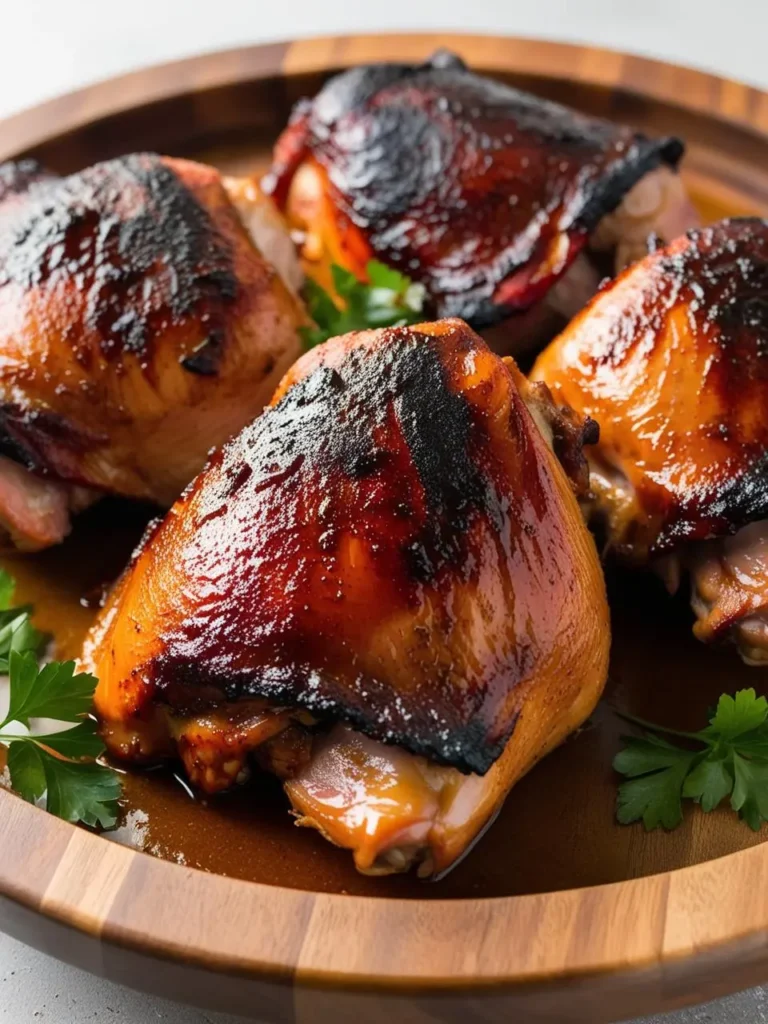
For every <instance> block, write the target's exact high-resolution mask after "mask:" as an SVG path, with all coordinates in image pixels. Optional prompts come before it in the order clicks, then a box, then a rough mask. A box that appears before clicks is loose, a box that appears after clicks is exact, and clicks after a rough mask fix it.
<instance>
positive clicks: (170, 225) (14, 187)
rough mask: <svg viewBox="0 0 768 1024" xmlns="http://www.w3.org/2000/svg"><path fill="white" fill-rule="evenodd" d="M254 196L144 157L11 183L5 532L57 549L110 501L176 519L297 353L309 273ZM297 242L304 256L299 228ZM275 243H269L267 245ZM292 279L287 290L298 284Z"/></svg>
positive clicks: (4, 377)
mask: <svg viewBox="0 0 768 1024" xmlns="http://www.w3.org/2000/svg"><path fill="white" fill-rule="evenodd" d="M265 205H266V206H267V208H268V213H267V214H265V216H264V218H262V220H264V219H266V220H267V221H268V222H269V223H270V224H272V235H271V238H272V239H273V240H274V239H275V238H279V237H280V232H279V225H278V226H277V227H276V226H275V221H276V219H277V216H278V215H277V214H276V212H275V211H274V209H273V208H272V206H271V204H270V203H269V201H268V200H265V199H264V197H263V196H260V193H259V191H258V189H257V187H256V186H255V184H254V183H252V182H251V183H249V182H237V181H228V180H222V178H221V176H220V175H219V173H218V172H217V171H215V170H214V169H213V168H210V167H205V166H203V165H201V164H195V163H191V162H189V161H185V160H173V159H170V158H167V157H159V156H155V155H152V154H137V155H132V156H126V157H122V158H120V159H118V160H111V161H109V162H107V163H102V164H97V165H96V166H94V167H90V168H88V169H87V170H85V171H81V172H80V173H78V174H73V175H71V176H69V177H67V178H56V177H55V176H53V175H49V174H46V173H45V172H44V171H42V170H41V169H40V168H39V167H37V166H36V165H34V164H33V163H31V162H29V161H25V162H24V163H22V164H11V165H5V166H4V167H3V168H0V354H2V359H1V360H0V453H2V454H0V529H1V530H2V533H3V534H4V536H5V538H6V539H8V538H9V539H10V540H11V541H13V542H14V543H15V544H16V545H17V546H18V547H20V548H25V549H34V548H39V547H45V546H46V545H48V544H53V543H56V542H57V541H59V540H61V539H62V537H63V536H64V535H65V534H66V533H67V531H68V528H69V518H70V513H71V512H72V511H74V510H76V509H77V508H79V507H82V506H83V505H84V504H87V503H89V502H90V501H93V500H94V499H95V498H96V497H98V496H99V495H101V494H104V493H110V494H119V495H125V496H128V497H132V498H139V499H146V500H149V501H154V502H158V503H160V504H162V505H170V504H171V502H173V501H174V499H175V498H176V497H177V496H178V494H179V493H180V492H181V491H182V490H183V488H184V487H185V486H186V484H187V483H189V481H190V480H191V479H192V477H194V476H195V474H196V473H197V472H198V471H199V470H200V468H201V467H202V465H203V462H204V461H205V457H206V454H207V452H208V451H209V449H210V448H211V446H212V445H214V444H216V443H221V442H222V441H224V440H226V439H227V438H228V437H229V436H230V435H231V434H233V433H234V432H235V431H237V430H239V429H240V427H242V426H243V424H244V423H246V422H249V421H250V420H251V419H252V418H253V417H254V416H255V415H256V414H257V413H258V412H259V411H260V410H261V408H262V407H263V406H264V405H265V403H266V402H268V401H269V398H270V395H271V393H272V391H273V390H274V387H275V384H276V383H277V381H279V379H280V377H281V376H282V374H283V373H284V372H285V370H286V369H287V368H288V366H290V364H291V363H292V362H293V360H294V359H295V358H296V357H297V356H298V354H299V352H300V341H299V337H298V328H299V326H300V325H301V324H302V323H303V322H304V315H303V312H302V308H301V305H300V303H299V302H298V300H297V299H296V298H295V296H294V294H293V293H292V291H291V290H290V288H295V287H296V285H297V283H298V279H297V276H296V274H297V270H298V265H297V261H296V259H295V256H294V257H293V264H291V262H290V257H291V256H292V255H293V253H292V251H289V249H288V248H287V247H286V244H285V241H283V242H282V243H280V244H279V245H277V246H275V245H274V241H273V248H276V249H277V250H279V251H278V258H277V260H276V262H277V264H279V266H280V268H281V271H282V273H283V274H284V275H285V276H286V278H289V279H288V281H287V284H288V285H289V287H286V284H284V283H283V280H281V276H280V274H278V273H277V272H276V271H275V269H273V266H272V265H271V264H270V263H269V262H268V257H269V253H268V252H263V251H260V249H259V248H257V244H259V245H261V244H262V240H263V238H264V237H265V235H264V231H263V228H262V229H261V233H260V234H259V232H258V231H257V232H256V234H257V244H254V240H253V238H252V237H251V233H249V229H251V228H253V227H254V226H258V223H259V217H258V215H257V212H255V211H258V209H259V208H260V207H264V206H265ZM282 233H283V238H284V240H287V243H288V245H290V238H289V236H288V234H287V231H286V229H285V228H283V229H282ZM268 241H269V239H268ZM289 275H290V277H289Z"/></svg>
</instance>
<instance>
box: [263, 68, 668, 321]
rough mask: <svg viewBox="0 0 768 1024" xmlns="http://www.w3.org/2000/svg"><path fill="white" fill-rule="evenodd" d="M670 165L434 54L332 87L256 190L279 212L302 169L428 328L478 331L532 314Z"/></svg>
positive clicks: (658, 148) (354, 73)
mask: <svg viewBox="0 0 768 1024" xmlns="http://www.w3.org/2000/svg"><path fill="white" fill-rule="evenodd" d="M361 140H363V141H361ZM682 153H683V145H682V143H681V142H680V141H679V140H677V139H670V138H665V139H657V140H651V139H648V138H646V137H645V136H643V135H641V134H639V133H637V132H633V131H632V130H631V129H629V128H625V127H621V126H617V125H615V124H612V123H609V122H607V121H603V120H599V119H597V118H593V117H587V116H585V115H583V114H579V113H576V112H575V111H572V110H568V109H566V108H565V107H561V106H559V105H558V104H555V103H550V102H548V101H546V100H542V99H539V98H537V97H535V96H531V95H529V94H528V93H524V92H520V91H518V90H516V89H513V88H510V87H509V86H508V85H504V84H502V83H500V82H495V81H492V80H490V79H487V78H483V77H480V76H478V75H475V74H473V73H472V72H470V71H468V70H467V68H466V66H465V65H464V63H463V62H462V61H461V60H460V59H459V58H458V57H456V56H455V55H453V54H449V53H446V52H444V51H443V52H440V53H438V54H435V56H434V57H432V59H431V60H429V61H427V62H426V63H425V64H421V65H412V64H370V65H367V66H363V67H357V68H354V69H352V70H350V71H347V72H345V73H344V74H342V75H339V76H338V77H336V78H334V79H332V80H331V81H330V82H329V83H328V84H327V85H326V86H325V88H324V89H323V90H322V91H321V92H320V94H319V95H318V96H317V97H316V98H315V100H314V101H312V102H311V103H307V102H306V101H304V102H303V103H301V104H300V105H299V106H298V107H297V108H296V110H295V112H294V115H293V118H292V121H291V124H290V125H289V127H288V128H287V129H286V131H285V132H284V134H283V136H282V137H281V139H280V141H279V142H278V145H277V147H276V149H275V159H274V164H273V168H272V172H271V174H270V175H268V176H267V179H266V180H265V186H266V188H267V189H269V190H272V192H273V194H274V196H275V197H276V199H277V201H278V203H280V204H285V202H286V200H287V196H288V191H289V188H290V184H291V181H292V179H293V176H294V174H295V172H296V171H297V169H298V168H299V166H300V165H301V164H302V162H303V161H304V160H306V159H307V158H309V157H311V158H314V159H315V160H317V161H318V163H319V164H320V165H321V166H322V167H323V168H324V169H325V171H326V172H327V174H328V177H329V180H330V188H331V196H332V199H333V202H334V204H335V206H336V208H337V209H338V211H339V213H340V215H341V217H342V218H348V220H349V221H350V222H351V223H352V224H353V225H355V226H356V228H357V229H359V230H360V231H361V232H362V233H363V235H364V237H365V239H366V241H367V243H368V245H369V246H370V249H371V251H372V254H373V255H374V256H376V257H377V258H378V259H380V260H383V261H384V262H385V263H388V264H391V265H393V266H396V267H398V268H399V269H401V270H403V271H404V272H405V273H407V274H409V275H410V276H411V277H412V278H413V279H415V280H417V281H420V282H422V283H423V284H424V285H425V286H426V289H427V293H428V295H429V296H430V298H431V305H432V312H434V313H435V314H436V315H437V316H461V317H464V318H465V319H468V320H470V321H471V322H473V323H474V324H476V325H477V324H486V323H492V322H494V321H496V320H499V319H501V318H503V317H504V316H506V315H508V314H509V313H511V312H514V311H517V310H523V309H526V308H528V307H529V306H531V305H532V304H533V303H535V302H536V301H538V300H539V299H540V298H541V297H542V296H543V295H544V294H545V293H546V291H547V290H548V288H549V287H550V286H551V285H552V284H553V283H554V281H555V280H556V279H557V277H559V276H560V275H561V274H562V273H563V272H564V271H565V270H566V269H567V267H568V265H569V264H570V263H571V262H572V260H573V259H575V257H576V255H577V254H578V252H579V250H580V249H581V248H582V246H583V245H584V244H585V243H586V241H587V239H588V237H589V235H590V233H591V232H592V231H593V230H594V228H595V227H596V225H597V224H598V222H599V221H600V220H601V218H602V217H603V216H604V215H605V214H606V213H609V212H611V211H612V210H614V209H615V208H616V207H617V206H618V204H619V203H620V202H621V200H622V198H623V197H624V195H625V194H626V193H627V192H628V191H629V189H630V188H632V186H633V185H634V184H635V183H636V182H637V181H639V180H640V178H642V177H643V175H645V174H646V173H647V172H648V171H651V170H653V169H654V168H655V167H657V166H659V165H660V164H661V163H666V164H669V165H671V166H673V167H674V166H676V165H677V163H678V162H679V160H680V157H681V156H682ZM553 248H554V249H555V250H556V254H555V255H553V253H552V251H551V250H552V249H553Z"/></svg>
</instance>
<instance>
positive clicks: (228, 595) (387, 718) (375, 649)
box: [82, 320, 609, 874]
mask: <svg viewBox="0 0 768 1024" xmlns="http://www.w3.org/2000/svg"><path fill="white" fill-rule="evenodd" d="M595 429H596V428H595V424H594V423H592V422H591V421H589V420H584V419H582V418H581V417H577V416H574V415H573V414H571V413H570V412H568V411H567V410H563V409H559V408H557V407H555V405H554V404H553V403H552V401H551V398H550V396H549V393H548V391H547V389H546V387H544V386H542V385H529V384H528V382H527V381H526V380H525V378H524V377H523V376H522V375H521V374H520V373H519V371H518V370H517V367H516V366H515V364H514V363H513V362H512V361H511V360H502V359H500V358H499V357H498V356H495V355H493V353H492V352H491V351H490V350H489V349H488V347H487V346H486V345H485V343H484V342H483V341H482V340H481V339H480V338H479V337H478V336H477V335H476V334H474V333H473V331H472V330H471V329H470V328H468V327H467V325H466V324H465V323H464V322H462V321H460V320H444V321H441V322H438V323H435V324H421V325H418V326H415V327H399V328H389V329H383V330H377V331H367V332H360V333H355V334H350V335H346V336H344V337H340V338H336V339H333V340H332V341H330V342H328V343H326V344H325V345H323V346H321V347H319V348H317V349H314V350H312V351H311V352H309V353H307V354H306V355H304V356H303V357H302V358H301V359H300V360H299V361H298V362H297V363H296V364H295V366H294V367H293V368H292V369H291V370H290V371H289V373H288V374H287V376H286V377H285V378H284V380H283V381H282V383H281V384H280V386H279V387H278V389H277V392H276V394H275V396H274V399H273V401H272V404H271V406H270V407H269V409H268V410H267V411H266V412H265V413H264V414H263V415H262V416H260V417H259V418H258V419H256V420H255V421H254V422H253V423H252V424H251V425H250V426H248V427H246V428H245V429H244V430H243V431H241V433H240V434H239V435H238V436H237V437H235V438H234V439H233V440H231V441H230V442H229V443H228V444H226V445H225V446H224V447H223V448H221V449H219V450H218V451H217V452H215V453H214V454H213V455H212V457H211V459H210V461H209V462H208V464H207V466H206V468H205V469H204V470H203V472H202V473H201V475H200V476H199V477H198V478H197V480H196V481H195V482H194V483H193V484H192V485H191V486H190V487H189V488H188V489H187V491H186V492H185V493H184V495H183V496H182V497H181V498H180V499H179V500H178V501H177V502H176V504H175V505H174V506H173V507H172V509H171V510H170V512H169V513H168V515H167V517H166V518H165V519H164V520H163V521H162V522H158V523H157V524H155V525H154V526H153V527H152V528H151V529H150V530H149V532H148V534H147V536H146V538H145V540H144V541H143V543H142V545H141V546H140V548H139V550H138V551H137V552H136V554H135V556H134V558H133V560H132V562H131V564H130V565H129V567H128V568H127V570H126V572H125V573H124V575H123V577H122V578H121V580H120V581H119V582H118V584H117V586H116V588H115V590H114V591H113V593H112V595H111V597H110V598H109V600H108V602H107V604H106V606H105V607H104V609H103V610H102V611H101V613H100V615H99V617H98V619H97V622H96V624H95V626H94V627H93V630H92V632H91V634H90V636H89V638H88V640H87V643H86V646H85V649H84V652H83V658H82V662H83V665H84V667H86V668H87V669H89V670H90V671H92V672H94V673H95V674H96V675H97V676H98V678H99V684H98V688H97V691H96V699H95V707H96V712H97V715H98V717H99V719H100V722H101V729H102V735H103V737H104V739H105V742H106V744H107V747H108V749H109V750H110V752H111V753H112V754H113V755H114V756H117V757H119V758H122V759H124V760H127V761H131V762H134V763H138V764H142V763H149V762H152V761H154V760H157V759H163V758H175V757H180V758H181V760H182V761H183V763H184V765H185V767H186V771H187V774H188V775H189V777H190V779H191V780H192V781H193V782H194V783H195V784H196V785H198V786H199V787H201V788H202V789H203V790H205V791H207V792H217V791H220V790H223V789H227V788H229V787H231V786H232V785H233V784H235V782H237V781H238V780H241V779H243V778H244V777H246V776H247V775H248V773H249V772H250V771H251V770H252V768H253V765H254V764H256V765H258V766H260V767H261V768H263V769H267V770H269V771H272V772H274V773H276V774H277V775H278V776H280V777H281V778H283V779H284V780H285V786H286V792H287V794H288V797H289V799H290V801H291V805H292V807H293V810H294V812H295V814H296V815H297V819H298V822H299V824H302V825H309V826H312V827H314V828H316V829H318V830H319V831H320V832H321V833H322V834H323V835H324V836H326V837H327V838H328V839H330V840H332V841H333V842H334V843H336V844H338V845H339V846H342V847H346V848H349V849H350V850H351V851H352V852H353V855H354V858H355V863H356V864H357V866H358V868H359V869H360V870H361V871H365V872H369V873H388V872H393V871H403V870H406V869H408V868H409V867H411V866H412V865H418V867H419V870H420V872H421V873H422V874H435V873H440V872H443V871H445V870H447V869H448V868H449V867H450V866H451V865H452V864H453V863H455V862H456V860H457V859H458V858H459V857H460V856H461V855H462V854H463V853H464V852H465V851H466V850H467V849H468V848H469V847H470V846H471V844H472V842H473V841H474V840H475V838H476V837H477V836H478V835H479V834H480V833H481V832H482V830H483V829H484V827H485V826H486V825H487V823H488V822H489V821H491V820H492V818H493V816H494V814H495V813H496V811H497V810H498V809H499V807H500V806H501V803H502V802H503V800H504V797H505V796H506V794H507V792H508V791H509V789H510V787H511V786H512V785H513V784H514V783H515V782H516V780H517V779H519V778H520V777H521V776H522V775H523V774H524V773H525V772H526V771H528V769H529V768H530V767H531V766H532V765H533V764H534V763H535V762H536V761H537V760H538V759H539V758H541V757H543V756H544V755H545V754H546V753H547V752H548V751H549V750H551V749H552V748H553V747H554V746H556V745H557V744H559V743H560V742H561V741H562V740H564V739H565V738H566V736H567V735H568V734H569V733H571V732H572V731H573V730H574V729H576V728H577V727H578V726H579V725H580V724H581V723H582V722H583V721H584V719H585V718H586V717H587V716H588V715H589V713H590V712H591V710H592V709H593V707H594V705H595V703H596V702H597V700H598V698H599V696H600V693H601V690H602V688H603V685H604V682H605V678H606V672H607V658H608V648H609V620H608V610H607V605H606V598H605V590H604V583H603V579H602V574H601V571H600V565H599V560H598V557H597V552H596V549H595V546H594V542H593V540H592V538H591V536H590V535H589V533H588V531H587V529H586V527H585V525H584V522H583V518H582V516H581V513H580V510H579V506H578V502H577V499H576V496H575V495H576V493H577V492H582V491H583V490H584V488H585V486H586V482H587V477H586V465H585V462H584V459H583V455H582V450H581V449H582V445H583V444H584V443H585V442H589V441H592V440H594V434H595Z"/></svg>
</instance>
